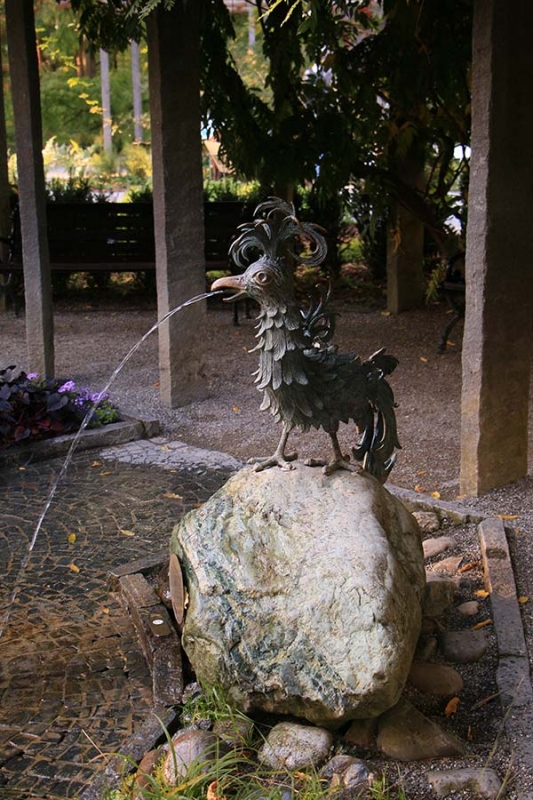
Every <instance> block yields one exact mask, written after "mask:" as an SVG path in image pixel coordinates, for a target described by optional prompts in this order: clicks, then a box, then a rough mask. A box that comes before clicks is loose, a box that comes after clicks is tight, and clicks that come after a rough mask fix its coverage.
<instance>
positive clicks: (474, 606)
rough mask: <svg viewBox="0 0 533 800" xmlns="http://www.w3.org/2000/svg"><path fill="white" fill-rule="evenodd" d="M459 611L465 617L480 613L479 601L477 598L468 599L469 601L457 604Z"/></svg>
mask: <svg viewBox="0 0 533 800" xmlns="http://www.w3.org/2000/svg"><path fill="white" fill-rule="evenodd" d="M457 611H458V612H459V614H461V615H462V616H463V617H475V616H476V614H478V613H479V603H478V601H477V600H468V602H466V603H461V605H460V606H457Z"/></svg>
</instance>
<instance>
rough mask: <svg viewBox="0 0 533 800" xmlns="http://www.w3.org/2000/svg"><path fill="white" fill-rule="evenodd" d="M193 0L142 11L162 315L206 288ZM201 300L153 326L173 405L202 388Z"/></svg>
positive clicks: (164, 386) (165, 395)
mask: <svg viewBox="0 0 533 800" xmlns="http://www.w3.org/2000/svg"><path fill="white" fill-rule="evenodd" d="M198 6H199V4H198V3H194V2H188V1H186V0H177V1H176V3H175V4H174V6H173V8H172V9H171V10H169V11H166V10H165V9H164V8H163V7H161V6H159V7H158V8H157V9H156V10H155V11H154V12H152V14H150V16H149V17H148V65H149V80H150V113H151V127H152V159H153V174H154V178H153V180H154V225H155V245H156V267H157V304H158V315H159V318H160V319H161V318H162V317H163V316H164V315H165V314H166V313H168V312H169V311H171V310H172V309H173V308H176V307H177V306H179V305H180V304H181V303H183V302H184V301H186V300H189V299H190V298H192V297H194V296H196V295H199V294H201V293H202V292H205V288H206V286H205V256H204V219H203V180H202V150H201V147H202V143H201V133H200V66H199V56H200V37H199V16H198V14H199V8H198ZM204 319H205V301H201V303H197V304H195V305H193V306H191V307H189V308H187V309H185V310H184V311H181V312H178V313H177V314H176V315H175V316H173V317H172V318H171V319H170V321H169V322H168V323H165V324H164V325H163V326H162V327H161V328H160V329H159V331H160V332H159V370H160V380H161V397H162V400H163V402H164V403H165V405H168V406H172V407H175V406H180V405H185V404H187V403H190V402H192V401H193V400H196V399H199V398H200V397H201V396H203V395H204V394H205V385H204V381H203V379H202V349H203V348H205V347H206V346H207V345H208V343H207V342H206V341H205V338H204V325H203V323H204Z"/></svg>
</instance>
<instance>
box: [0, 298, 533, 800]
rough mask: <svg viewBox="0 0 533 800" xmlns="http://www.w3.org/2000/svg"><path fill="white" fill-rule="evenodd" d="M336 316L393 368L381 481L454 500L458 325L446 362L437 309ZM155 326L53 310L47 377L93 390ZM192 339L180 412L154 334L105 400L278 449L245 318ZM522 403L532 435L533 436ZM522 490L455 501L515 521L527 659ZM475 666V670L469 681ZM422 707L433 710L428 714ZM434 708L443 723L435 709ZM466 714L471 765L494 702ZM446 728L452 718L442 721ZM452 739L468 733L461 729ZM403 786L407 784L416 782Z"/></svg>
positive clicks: (500, 757) (488, 677) (187, 438)
mask: <svg viewBox="0 0 533 800" xmlns="http://www.w3.org/2000/svg"><path fill="white" fill-rule="evenodd" d="M339 310H340V311H341V315H340V316H339V319H338V331H337V336H336V342H337V343H338V345H339V349H340V350H341V351H343V350H344V351H345V350H348V349H350V350H355V351H356V352H357V353H358V354H360V355H361V356H363V357H368V356H369V355H370V354H371V353H373V352H374V351H375V350H377V349H378V348H380V347H385V348H386V349H387V351H388V352H389V353H392V354H394V355H395V356H397V357H398V358H399V361H400V364H399V366H398V368H397V370H396V372H395V374H394V375H393V376H392V378H391V384H392V386H393V389H394V392H395V396H396V400H397V402H398V406H399V407H398V411H397V416H398V427H399V435H400V441H401V443H402V446H403V449H402V450H401V451H400V453H399V455H398V461H397V464H396V466H395V467H394V470H393V473H392V476H391V479H390V480H391V482H392V483H394V484H396V485H398V486H403V487H406V488H410V489H415V490H416V491H420V492H427V493H430V492H436V491H438V492H439V493H440V495H441V497H442V498H443V499H448V500H453V499H456V498H457V495H458V493H459V439H460V379H461V334H462V331H461V330H460V329H459V330H458V329H456V331H455V332H454V335H453V336H452V338H453V339H454V342H455V345H452V346H450V347H449V348H448V351H447V352H446V353H445V354H444V355H438V354H437V347H438V343H439V338H440V335H441V332H442V330H443V328H444V325H445V324H446V322H447V320H448V319H449V317H448V316H447V314H446V308H445V306H444V305H435V306H430V307H428V308H426V309H424V310H421V311H416V312H409V313H405V314H402V315H400V316H397V317H394V316H390V315H387V314H386V313H385V312H384V311H383V308H382V307H379V304H378V305H377V306H375V307H372V308H368V306H366V307H363V306H360V307H359V306H357V305H350V306H344V307H342V308H341V309H339ZM155 320H156V311H155V307H148V306H146V305H143V306H139V307H129V308H127V309H125V308H122V307H120V306H118V305H117V306H115V307H113V306H111V307H106V308H105V309H102V308H93V307H91V306H89V305H87V306H80V305H77V306H70V307H67V306H61V305H60V306H59V308H58V310H57V313H56V371H57V374H58V375H59V376H61V377H65V378H67V377H68V378H71V379H73V380H75V381H76V383H77V384H78V385H80V386H86V385H88V386H90V387H91V388H92V389H95V390H96V389H101V388H102V387H103V386H104V385H105V384H106V383H107V381H108V380H109V378H110V376H111V374H112V372H113V370H114V369H115V367H116V366H117V365H118V363H119V362H120V360H121V359H122V358H123V356H124V355H125V354H126V353H127V352H128V351H129V349H130V348H131V347H132V346H133V345H134V344H135V343H136V342H137V341H138V339H139V338H140V337H141V336H142V335H143V334H144V333H145V332H146V331H147V330H148V329H149V328H150V327H151V326H152V324H153V323H154V322H155ZM458 327H459V326H458ZM201 335H202V337H203V340H204V342H205V351H204V352H205V379H206V385H207V387H208V397H207V399H205V400H203V401H202V402H197V403H193V404H191V405H189V406H186V407H184V408H182V409H175V410H170V409H166V408H163V407H162V405H161V403H160V400H159V394H158V380H159V375H158V369H157V338H156V336H155V335H154V336H151V337H150V338H149V339H148V340H147V341H146V342H145V343H144V344H143V346H142V347H141V348H140V349H139V350H138V352H137V353H136V354H135V355H134V356H133V358H131V360H130V361H129V362H128V364H127V365H126V367H125V368H124V369H123V370H122V372H121V374H120V375H119V376H118V377H117V379H116V380H115V382H114V384H113V386H112V388H111V394H112V397H113V399H115V400H116V401H117V402H118V403H119V405H120V406H121V408H122V409H123V411H124V412H125V413H128V414H131V415H138V416H142V417H145V418H157V419H159V420H160V422H161V424H162V427H163V433H164V434H165V435H166V436H168V437H169V439H179V440H182V441H184V442H186V443H188V444H191V445H197V446H200V447H204V448H208V449H216V450H220V451H223V452H226V453H229V454H231V455H233V456H235V457H237V458H240V459H246V458H248V457H250V456H256V455H267V454H270V453H271V452H272V451H273V450H274V448H275V446H276V444H277V440H278V437H279V429H278V427H277V426H276V425H275V423H274V422H273V420H272V418H271V417H270V415H268V414H264V413H261V412H260V411H259V405H260V395H259V393H258V392H257V390H256V389H255V387H254V385H253V378H252V377H251V373H252V372H253V371H254V369H255V365H256V356H255V355H254V354H251V355H250V354H248V353H247V352H246V351H247V350H249V349H250V348H251V347H253V346H254V344H255V340H254V323H253V321H251V320H246V321H243V324H242V325H241V327H239V328H234V327H233V326H232V324H231V314H230V312H229V310H228V309H227V308H224V309H221V308H214V309H211V310H210V311H209V312H208V314H207V317H206V321H205V325H204V326H203V328H202V332H201ZM9 364H16V365H17V366H19V367H21V368H25V367H26V366H27V364H26V353H25V328H24V319H23V317H20V318H18V319H15V318H14V317H13V316H12V315H11V314H8V315H6V316H4V317H2V318H1V322H0V368H1V367H4V366H7V365H9ZM532 394H533V392H532ZM531 405H532V408H531V409H530V430H533V404H531ZM341 442H344V443H345V445H347V446H351V445H353V444H354V431H353V429H349V428H347V429H346V430H345V431H343V433H342V436H341ZM291 443H292V444H293V445H294V446H295V447H296V449H297V450H298V451H299V454H300V455H301V456H310V455H313V456H318V455H322V454H324V453H326V454H328V453H329V442H328V439H327V436H326V435H325V434H323V433H322V432H311V433H309V434H305V435H301V434H300V435H298V434H294V435H293V437H292V438H291ZM529 458H530V464H533V437H530V454H529ZM532 490H533V474H531V473H530V474H529V475H528V476H527V477H526V478H524V479H523V480H521V481H518V482H517V483H515V484H512V485H510V486H507V487H505V488H503V489H498V490H495V491H492V492H490V493H488V494H487V495H485V496H483V497H482V498H461V499H460V502H461V504H462V505H463V506H468V507H472V508H474V509H476V510H477V511H480V512H482V513H484V514H487V515H489V514H500V515H506V516H508V517H512V519H510V520H509V522H508V523H507V524H509V525H512V526H513V529H512V531H510V537H509V538H510V545H511V550H512V553H513V558H514V567H515V576H516V581H517V589H518V594H519V595H524V596H528V597H530V598H532V600H531V603H525V604H524V605H523V606H522V613H523V621H524V626H525V631H526V637H527V642H528V647H529V652H530V653H533V613H532V611H531V609H532V608H533V551H532V549H531V548H530V546H529V539H530V537H531V534H532V532H533V491H532ZM461 535H462V536H463V537H464V545H463V546H464V549H465V550H466V551H467V552H468V551H469V550H472V552H473V555H475V554H476V552H477V550H476V548H477V537H476V536H475V531H474V530H473V529H472V528H468V529H465V531H464V532H463V533H462V534H461ZM493 667H494V665H489V664H487V665H486V666H484V667H483V668H481V667H475V666H474V667H472V671H473V675H472V682H471V686H472V687H473V688H472V696H471V697H470V698H469V699H468V703H469V707H470V708H472V706H475V704H476V702H478V701H479V700H482V699H483V697H486V696H488V695H490V694H491V693H492V692H491V685H492V682H493ZM476 669H478V670H485V672H483V671H482V672H480V673H479V674H478V673H476ZM486 670H488V672H487V671H486ZM480 687H483V688H480ZM465 707H466V706H465ZM428 711H429V712H430V713H434V712H435V710H434V709H433V710H432V709H428ZM435 713H437V712H435ZM438 713H439V715H440V716H442V709H440V710H439V711H438ZM471 716H472V720H471V722H470V723H469V724H473V725H475V726H476V728H477V729H478V730H479V731H486V733H487V736H486V737H485V738H486V741H485V739H484V740H483V742H481V744H480V752H479V756H475V757H474V762H476V763H477V762H478V761H479V759H483V760H485V759H486V758H487V747H488V742H489V741H494V734H495V733H497V731H495V728H494V726H498V725H499V723H500V720H499V718H498V714H497V713H496V712H495V711H494V703H490V702H489V703H487V704H486V705H485V706H482V707H481V708H480V709H478V710H477V711H471ZM450 724H452V725H454V724H455V723H454V722H453V720H452V721H451V722H450ZM461 724H463V723H461ZM465 724H466V723H465ZM458 732H459V733H460V735H462V736H463V737H464V738H467V737H468V729H467V728H465V730H464V731H462V730H459V731H458ZM494 758H495V760H496V765H497V768H498V769H499V771H500V773H501V774H503V772H504V771H505V767H506V764H507V760H508V754H507V753H506V750H505V742H504V741H502V743H501V746H499V747H498V748H497V751H496V754H495V756H494ZM447 766H452V764H451V763H450V764H449V765H447ZM402 772H403V770H402ZM408 773H409V769H407V772H406V774H408ZM414 773H416V770H414ZM393 777H394V776H391V778H393ZM413 782H414V783H416V782H417V779H416V777H415V778H413ZM419 796H420V797H421V798H422V797H423V796H424V795H423V794H420V795H419ZM426 796H427V795H426ZM460 796H461V795H457V797H460ZM510 796H512V795H510Z"/></svg>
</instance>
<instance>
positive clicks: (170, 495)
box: [163, 492, 183, 500]
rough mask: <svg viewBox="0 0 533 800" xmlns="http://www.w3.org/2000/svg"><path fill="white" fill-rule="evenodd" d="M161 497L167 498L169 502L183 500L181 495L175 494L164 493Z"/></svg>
mask: <svg viewBox="0 0 533 800" xmlns="http://www.w3.org/2000/svg"><path fill="white" fill-rule="evenodd" d="M163 497H168V499H169V500H183V497H182V496H181V494H176V492H165V494H164V495H163Z"/></svg>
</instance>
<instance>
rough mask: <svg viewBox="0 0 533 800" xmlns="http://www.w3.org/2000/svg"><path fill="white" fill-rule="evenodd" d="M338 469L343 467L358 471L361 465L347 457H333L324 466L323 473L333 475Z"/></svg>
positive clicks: (350, 470) (349, 470)
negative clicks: (353, 462)
mask: <svg viewBox="0 0 533 800" xmlns="http://www.w3.org/2000/svg"><path fill="white" fill-rule="evenodd" d="M339 469H345V470H347V471H348V472H359V471H360V470H361V467H360V466H359V465H358V464H352V462H351V461H350V459H349V457H347V456H342V458H334V459H333V461H329V462H328V463H327V464H326V465H325V467H324V475H333V473H334V472H337V470H339Z"/></svg>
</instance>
